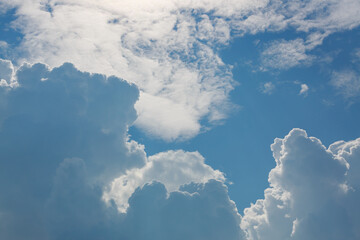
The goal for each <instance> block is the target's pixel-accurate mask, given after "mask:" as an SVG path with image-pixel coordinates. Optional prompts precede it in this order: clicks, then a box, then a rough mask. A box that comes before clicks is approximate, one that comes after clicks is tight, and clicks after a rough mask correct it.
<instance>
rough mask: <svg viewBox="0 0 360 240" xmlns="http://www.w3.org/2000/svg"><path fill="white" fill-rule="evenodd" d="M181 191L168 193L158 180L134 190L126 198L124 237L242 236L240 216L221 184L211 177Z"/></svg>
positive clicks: (194, 238)
mask: <svg viewBox="0 0 360 240" xmlns="http://www.w3.org/2000/svg"><path fill="white" fill-rule="evenodd" d="M181 190H182V191H181V192H172V193H170V194H168V193H167V191H166V189H165V187H164V186H163V185H162V184H159V183H153V184H150V185H148V184H147V185H145V186H144V187H143V188H142V189H138V190H137V191H136V192H135V193H134V194H133V195H132V197H131V198H130V200H129V205H130V207H129V209H128V212H127V216H126V220H125V222H124V227H126V229H127V230H126V231H124V232H125V233H126V234H125V236H124V239H141V240H142V239H144V240H145V239H149V236H151V238H155V239H160V240H166V239H175V240H181V239H192V240H205V239H206V240H207V239H211V240H212V239H213V240H218V239H234V240H241V239H243V233H242V231H241V229H240V227H239V224H240V221H241V218H240V215H239V214H238V213H237V210H236V207H235V204H234V202H232V201H231V200H230V199H229V197H228V193H227V188H226V186H225V185H224V184H222V183H220V182H217V181H215V180H211V181H209V182H207V183H205V184H190V185H185V186H183V187H182V189H181ZM144 213H146V214H144ZM139 226H141V229H142V230H141V231H139Z"/></svg>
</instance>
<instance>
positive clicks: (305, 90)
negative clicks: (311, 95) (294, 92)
mask: <svg viewBox="0 0 360 240" xmlns="http://www.w3.org/2000/svg"><path fill="white" fill-rule="evenodd" d="M308 91H309V86H308V85H307V84H305V83H302V84H301V85H300V92H299V95H307V93H308Z"/></svg>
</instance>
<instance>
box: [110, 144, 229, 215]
mask: <svg viewBox="0 0 360 240" xmlns="http://www.w3.org/2000/svg"><path fill="white" fill-rule="evenodd" d="M210 179H215V180H217V181H220V182H225V177H224V174H223V173H222V172H220V171H218V170H214V169H212V168H211V167H210V166H208V165H206V164H205V163H204V158H203V157H202V156H201V155H200V154H199V153H198V152H184V151H182V150H178V151H168V152H162V153H159V154H157V155H154V156H150V157H149V158H148V159H147V162H146V164H145V165H144V166H143V167H142V168H134V169H131V170H129V171H127V172H126V174H124V175H122V176H120V177H119V178H116V179H115V180H114V181H113V182H112V184H111V187H110V189H109V191H108V192H105V195H104V199H105V200H106V201H110V200H111V199H112V200H114V201H115V203H116V204H117V206H118V208H119V211H121V212H126V209H127V207H128V199H129V197H130V196H131V195H132V194H133V193H134V191H135V189H137V188H138V187H143V186H144V184H146V183H150V182H153V181H158V182H161V183H163V184H164V186H165V187H166V189H167V191H168V192H173V191H178V190H179V189H180V186H182V185H184V184H190V183H192V182H195V183H206V182H207V181H209V180H210Z"/></svg>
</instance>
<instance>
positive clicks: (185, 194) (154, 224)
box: [0, 62, 242, 240]
mask: <svg viewBox="0 0 360 240" xmlns="http://www.w3.org/2000/svg"><path fill="white" fill-rule="evenodd" d="M5 63H6V64H5V66H7V67H8V68H9V67H10V66H12V65H11V64H10V62H5ZM5 72H6V71H5ZM14 74H15V79H16V81H17V84H16V85H14V86H10V85H4V86H1V87H0V100H1V101H0V113H1V114H0V192H1V193H2V194H0V239H12V240H17V239H19V240H20V239H40V240H55V239H69V240H72V239H74V240H75V239H90V240H91V239H109V240H111V239H123V238H125V239H133V240H137V239H139V240H140V239H148V234H149V233H151V234H154V236H158V239H169V237H170V239H184V238H186V239H194V240H195V239H196V240H198V239H218V238H219V236H224V237H225V238H227V237H229V238H230V239H242V238H241V236H242V235H241V233H242V231H241V229H240V225H239V223H240V220H241V217H240V215H239V214H238V212H237V209H236V206H235V203H234V202H232V201H231V200H230V199H229V196H228V192H227V187H226V186H225V185H224V183H223V182H224V181H225V178H224V175H223V173H221V172H219V171H217V170H214V169H212V168H211V167H210V166H208V165H206V164H205V163H204V158H203V157H202V156H201V155H200V154H199V153H197V152H193V153H187V152H184V151H181V150H179V151H168V152H164V153H159V154H157V155H154V156H151V157H149V158H148V157H147V156H146V153H145V151H144V146H142V145H141V144H139V143H137V142H135V141H132V140H129V136H128V134H127V130H128V127H129V126H130V125H131V124H132V123H133V121H135V119H136V111H135V108H134V105H135V102H136V101H137V99H138V97H139V91H138V88H137V87H135V86H134V85H131V84H129V83H127V82H125V81H123V80H121V79H119V78H116V77H106V76H104V75H100V74H90V73H87V72H81V71H79V70H78V69H76V68H75V67H74V66H73V65H72V64H69V63H66V64H64V65H62V66H60V67H58V68H53V69H51V68H49V67H48V66H47V65H44V64H34V65H29V64H26V65H23V66H21V67H20V68H19V69H18V70H16V71H15V72H14ZM6 76H9V75H6ZM125 178H126V179H127V180H128V182H129V186H130V187H129V188H128V189H127V191H123V189H120V190H119V189H116V190H117V192H116V193H117V194H118V195H120V194H123V195H124V196H126V197H127V199H126V203H127V201H128V198H129V201H128V204H129V205H128V207H129V208H128V211H127V212H126V213H125V212H123V213H120V212H119V211H118V209H119V208H120V207H119V206H117V205H116V204H118V202H119V201H118V199H116V198H114V199H115V201H114V200H109V201H108V202H107V203H106V202H105V201H104V200H103V198H104V191H105V190H106V189H110V187H111V185H109V184H111V183H112V182H113V181H114V182H113V184H112V185H113V186H115V185H116V184H117V181H120V180H121V179H125ZM119 179H120V180H119ZM154 180H156V181H161V182H162V183H159V182H158V183H152V181H154ZM130 182H134V184H132V185H130ZM194 182H195V183H194ZM184 184H187V185H184ZM117 188H119V186H117ZM128 193H129V194H128ZM126 194H128V195H126ZM149 217H151V218H149ZM140 222H141V225H139V223H140ZM174 222H176V224H173V223H174Z"/></svg>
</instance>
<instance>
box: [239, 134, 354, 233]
mask: <svg viewBox="0 0 360 240" xmlns="http://www.w3.org/2000/svg"><path fill="white" fill-rule="evenodd" d="M359 143H360V142H359V139H357V140H355V141H350V142H344V141H340V142H336V143H334V144H332V145H330V147H329V148H328V149H327V148H326V147H325V146H324V145H323V144H322V143H321V141H320V140H319V139H317V138H315V137H308V136H307V134H306V132H305V131H304V130H301V129H293V130H292V131H291V132H290V133H289V134H288V135H287V136H286V137H285V138H283V139H279V138H277V139H275V141H274V144H272V145H271V149H272V151H273V156H274V158H275V161H276V167H275V168H274V169H272V170H271V172H270V174H269V183H270V187H269V188H267V189H266V190H265V197H264V199H260V200H258V201H256V203H255V204H253V205H251V207H249V208H247V209H245V211H244V217H243V220H242V222H241V227H242V229H244V230H245V231H246V234H247V238H248V239H261V240H265V239H334V240H335V239H349V240H350V239H358V238H359V237H360V235H359V233H360V232H359V230H358V229H359V228H358V224H359V218H358V216H359V209H360V208H359V205H358V202H359V200H360V198H359V197H360V195H359V194H358V191H359V184H358V182H357V180H358V179H357V177H355V178H354V175H357V174H354V173H355V172H357V171H358V170H359V169H358V165H359V159H360V155H359V153H360V151H359V150H360V144H359Z"/></svg>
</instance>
